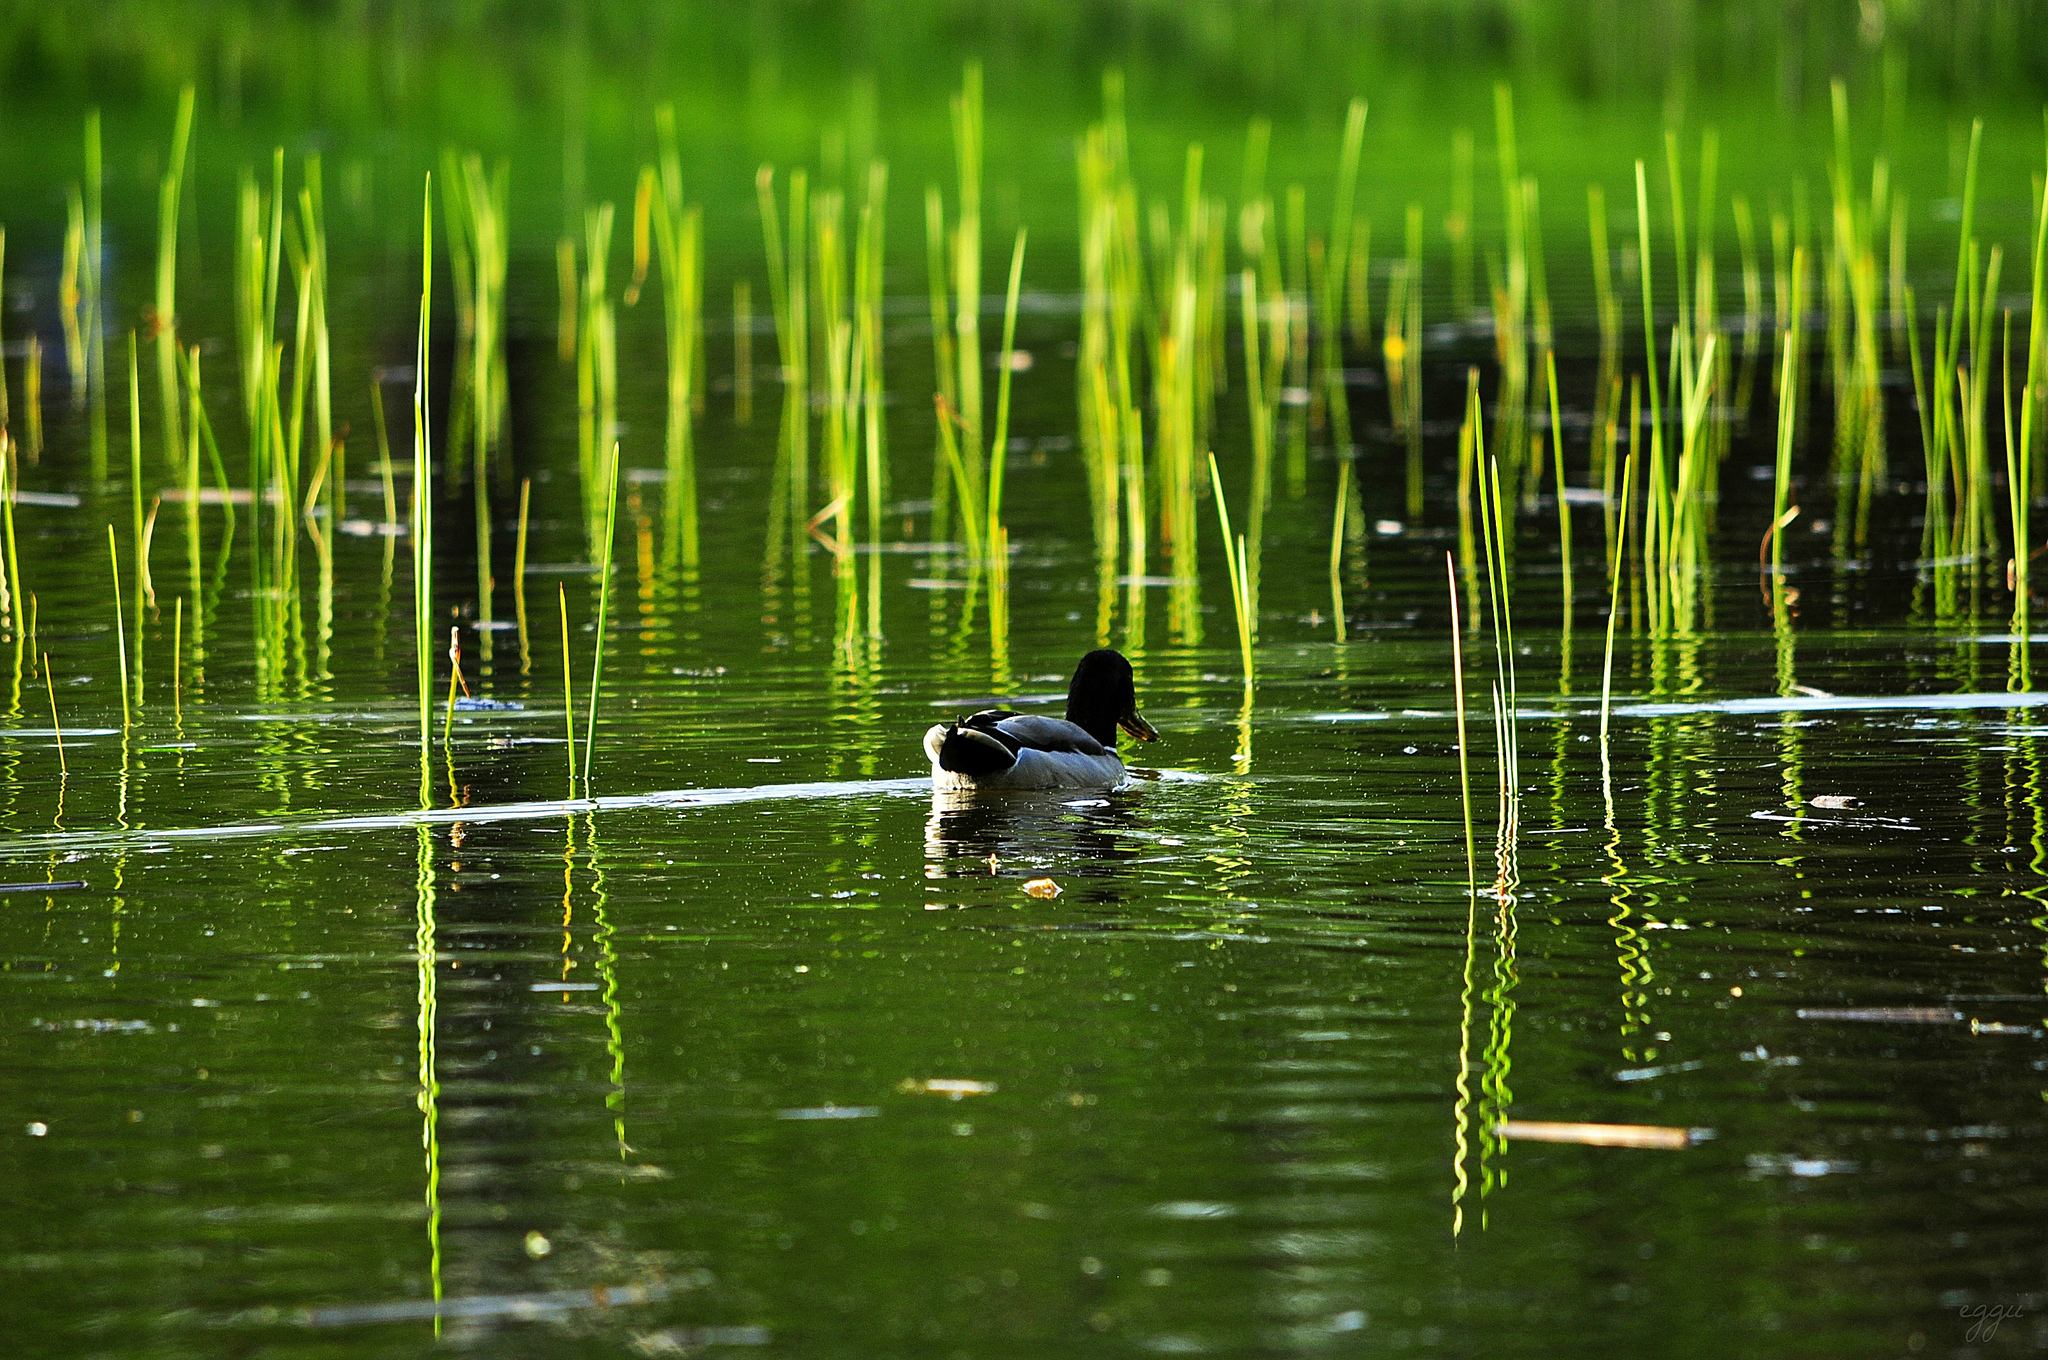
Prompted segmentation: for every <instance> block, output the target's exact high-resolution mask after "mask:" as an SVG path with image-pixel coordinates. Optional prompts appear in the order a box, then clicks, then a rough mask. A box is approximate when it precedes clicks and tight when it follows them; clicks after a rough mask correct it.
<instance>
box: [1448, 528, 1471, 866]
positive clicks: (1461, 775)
mask: <svg viewBox="0 0 2048 1360" xmlns="http://www.w3.org/2000/svg"><path fill="white" fill-rule="evenodd" d="M1444 578H1445V584H1446V585H1447V586H1448V587H1449V590H1450V599H1451V689H1452V693H1453V694H1454V695H1455V696H1456V700H1457V712H1458V793H1459V796H1460V801H1461V802H1462V804H1463V806H1464V810H1465V886H1466V889H1467V896H1473V895H1476V893H1477V891H1478V887H1479V857H1478V855H1477V854H1476V853H1475V851H1474V848H1473V836H1472V770H1471V764H1470V754H1469V752H1470V744H1469V743H1468V742H1467V741H1466V739H1465V647H1464V640H1463V638H1464V631H1465V630H1464V628H1463V626H1462V625H1461V624H1460V623H1459V620H1458V566H1457V563H1456V562H1454V561H1452V559H1451V555H1450V554H1449V553H1445V554H1444Z"/></svg>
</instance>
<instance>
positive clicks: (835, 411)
mask: <svg viewBox="0 0 2048 1360" xmlns="http://www.w3.org/2000/svg"><path fill="white" fill-rule="evenodd" d="M811 265H812V283H813V286H814V289H815V296H816V298H817V322H818V326H819V332H820V334H819V339H820V340H821V341H822V348H823V350H824V356H823V357H824V360H825V421H824V440H823V450H822V453H823V462H824V470H825V480H826V496H827V501H826V505H825V508H824V509H823V510H820V511H819V512H818V513H817V515H816V516H814V517H813V518H812V520H811V526H812V532H813V533H814V534H815V533H816V526H817V524H818V523H820V522H822V521H824V520H827V519H829V520H831V521H832V522H833V536H832V538H831V539H830V540H829V544H830V546H831V549H832V552H833V555H834V556H835V557H836V558H837V559H838V561H837V565H839V566H840V567H845V566H847V565H848V564H849V563H850V562H851V561H852V552H853V510H854V500H855V498H856V496H857V494H858V490H859V488H858V485H857V479H858V474H857V472H856V468H857V466H858V459H859V448H860V401H859V395H858V394H859V391H860V388H861V373H860V362H861V359H862V357H863V355H864V353H865V351H864V350H862V349H861V348H860V347H859V346H857V345H856V344H855V337H854V326H853V320H852V318H851V317H850V316H849V315H848V313H847V305H848V293H847V267H846V196H845V195H844V194H842V193H840V192H839V191H838V190H836V189H834V190H829V191H826V192H824V193H820V194H817V195H815V196H814V197H812V199H811ZM807 508H808V507H806V509H807Z"/></svg>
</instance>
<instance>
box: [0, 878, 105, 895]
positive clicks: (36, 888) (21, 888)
mask: <svg viewBox="0 0 2048 1360" xmlns="http://www.w3.org/2000/svg"><path fill="white" fill-rule="evenodd" d="M84 886H85V880H84V879H82V878H67V879H64V880H63V881H62V882H58V883H0V893H39V892H69V891H71V890H72V889H74V888H83V887H84Z"/></svg>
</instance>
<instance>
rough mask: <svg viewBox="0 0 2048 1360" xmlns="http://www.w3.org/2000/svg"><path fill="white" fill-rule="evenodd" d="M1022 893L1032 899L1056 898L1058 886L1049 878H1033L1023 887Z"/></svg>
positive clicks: (1058, 891)
mask: <svg viewBox="0 0 2048 1360" xmlns="http://www.w3.org/2000/svg"><path fill="white" fill-rule="evenodd" d="M1024 891H1025V892H1027V893H1029V894H1030V895H1031V896H1033V897H1058V896H1059V895H1060V885H1059V884H1057V883H1055V882H1053V881H1052V880H1051V879H1049V878H1034V879H1032V880H1031V881H1030V882H1029V883H1026V884H1025V885H1024Z"/></svg>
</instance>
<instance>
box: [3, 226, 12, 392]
mask: <svg viewBox="0 0 2048 1360" xmlns="http://www.w3.org/2000/svg"><path fill="white" fill-rule="evenodd" d="M6 278H7V228H6V226H5V225H0V293H4V292H5V291H6ZM4 310H5V309H4V308H0V311H4ZM4 331H5V327H4V326H0V333H4ZM5 350H6V344H5V341H4V339H0V353H4V352H5ZM12 419H13V412H12V411H11V410H9V409H8V399H7V365H6V364H4V363H0V430H5V429H6V428H8V424H9V422H10V421H11V420H12Z"/></svg>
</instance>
